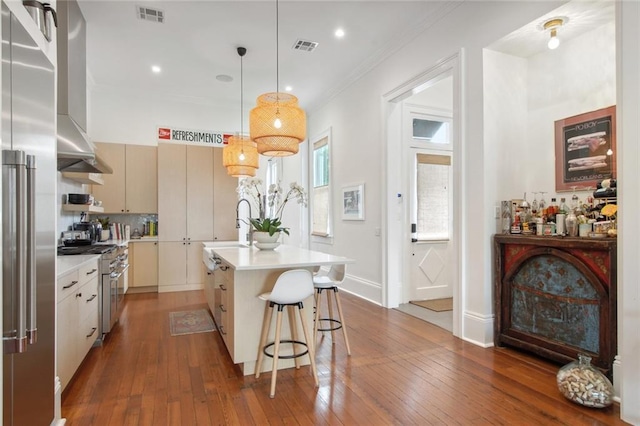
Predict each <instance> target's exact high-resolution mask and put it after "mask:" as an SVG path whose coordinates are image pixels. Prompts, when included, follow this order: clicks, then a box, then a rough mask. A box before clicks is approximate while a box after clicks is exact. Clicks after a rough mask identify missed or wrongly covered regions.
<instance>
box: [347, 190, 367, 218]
mask: <svg viewBox="0 0 640 426" xmlns="http://www.w3.org/2000/svg"><path fill="white" fill-rule="evenodd" d="M342 219H343V220H364V183H361V184H359V185H354V186H345V187H343V188H342Z"/></svg>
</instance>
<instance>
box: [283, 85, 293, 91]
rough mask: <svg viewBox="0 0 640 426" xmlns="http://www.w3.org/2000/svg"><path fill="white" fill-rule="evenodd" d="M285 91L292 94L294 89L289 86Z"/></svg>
mask: <svg viewBox="0 0 640 426" xmlns="http://www.w3.org/2000/svg"><path fill="white" fill-rule="evenodd" d="M284 90H286V91H287V92H290V91H292V90H293V87H291V86H287V87H285V88H284Z"/></svg>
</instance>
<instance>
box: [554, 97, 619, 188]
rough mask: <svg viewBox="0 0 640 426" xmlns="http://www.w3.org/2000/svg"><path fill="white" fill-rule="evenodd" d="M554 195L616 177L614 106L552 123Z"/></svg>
mask: <svg viewBox="0 0 640 426" xmlns="http://www.w3.org/2000/svg"><path fill="white" fill-rule="evenodd" d="M555 139H556V140H555V144H556V192H561V191H571V190H572V189H573V188H576V189H586V188H593V189H595V188H596V184H598V183H599V182H601V181H602V180H603V179H610V178H615V177H616V154H617V153H616V107H615V105H614V106H610V107H607V108H603V109H599V110H597V111H591V112H587V113H584V114H580V115H575V116H573V117H569V118H565V119H562V120H558V121H556V122H555Z"/></svg>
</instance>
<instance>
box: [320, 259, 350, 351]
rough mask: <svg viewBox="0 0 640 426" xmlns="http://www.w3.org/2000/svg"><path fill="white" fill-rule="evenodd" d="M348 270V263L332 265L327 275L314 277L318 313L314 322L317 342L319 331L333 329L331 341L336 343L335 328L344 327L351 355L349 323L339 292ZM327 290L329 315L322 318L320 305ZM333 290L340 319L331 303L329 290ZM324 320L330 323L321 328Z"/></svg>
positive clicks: (346, 342) (343, 331) (345, 338)
mask: <svg viewBox="0 0 640 426" xmlns="http://www.w3.org/2000/svg"><path fill="white" fill-rule="evenodd" d="M345 272H346V265H332V266H331V269H330V270H329V273H328V274H327V275H316V276H314V277H313V287H314V288H315V290H316V297H315V300H316V314H315V320H314V324H313V342H314V343H315V342H317V335H318V331H331V342H332V343H333V344H335V333H334V331H335V330H339V329H342V334H343V336H344V343H345V346H346V347H347V354H348V355H351V348H350V347H349V338H348V337H347V324H346V323H345V321H344V315H343V314H342V304H341V303H340V294H339V293H338V285H339V284H340V283H342V281H344V276H345ZM324 290H327V293H326V294H327V307H328V309H329V317H327V318H320V305H321V304H322V292H323V291H324ZM330 290H332V291H333V296H334V298H335V301H336V306H337V307H338V319H335V318H334V317H333V307H332V304H331V297H330V295H329V293H330V292H329V291H330ZM321 321H324V322H327V323H328V324H327V325H326V327H324V328H321V327H320V322H321Z"/></svg>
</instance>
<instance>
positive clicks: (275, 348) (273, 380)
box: [269, 305, 283, 398]
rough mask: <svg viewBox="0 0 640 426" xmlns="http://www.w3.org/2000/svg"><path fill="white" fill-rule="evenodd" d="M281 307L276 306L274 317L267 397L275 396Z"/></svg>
mask: <svg viewBox="0 0 640 426" xmlns="http://www.w3.org/2000/svg"><path fill="white" fill-rule="evenodd" d="M282 308H283V306H282V305H278V314H277V316H276V336H275V342H274V344H273V368H272V369H271V392H270V393H269V397H270V398H273V397H275V396H276V378H277V376H278V358H279V357H280V331H281V330H282Z"/></svg>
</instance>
